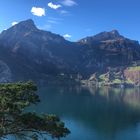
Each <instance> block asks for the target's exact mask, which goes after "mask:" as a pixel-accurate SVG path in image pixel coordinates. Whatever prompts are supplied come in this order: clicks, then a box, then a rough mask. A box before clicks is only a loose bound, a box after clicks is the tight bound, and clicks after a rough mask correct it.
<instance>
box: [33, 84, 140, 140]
mask: <svg viewBox="0 0 140 140" xmlns="http://www.w3.org/2000/svg"><path fill="white" fill-rule="evenodd" d="M38 94H39V96H40V98H41V102H40V103H39V104H38V105H37V106H32V108H31V110H33V111H35V112H38V113H51V114H57V115H58V116H59V117H60V118H61V119H62V120H63V121H64V122H65V124H66V126H67V127H68V128H69V129H70V131H71V134H70V135H68V136H67V137H66V138H64V139H63V140H140V89H138V88H136V89H121V88H98V89H97V88H86V87H57V86H55V87H51V86H49V87H41V88H40V89H39V91H38Z"/></svg>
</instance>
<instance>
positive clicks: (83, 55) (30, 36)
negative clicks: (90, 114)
mask: <svg viewBox="0 0 140 140" xmlns="http://www.w3.org/2000/svg"><path fill="white" fill-rule="evenodd" d="M139 59H140V45H139V43H138V42H137V41H133V40H130V39H127V38H125V37H123V36H122V35H120V34H119V32H118V31H117V30H113V31H111V32H102V33H99V34H97V35H95V36H91V37H87V38H84V39H81V40H80V41H78V42H70V41H67V40H65V39H64V38H63V37H62V36H60V35H57V34H54V33H51V32H48V31H43V30H39V29H38V28H37V27H36V26H35V24H34V22H33V21H32V20H26V21H22V22H20V23H19V24H17V25H15V26H12V27H11V28H9V29H7V30H5V31H3V32H2V33H1V34H0V60H2V61H3V62H4V63H6V64H7V66H8V68H9V70H10V71H11V73H12V76H13V79H14V80H26V79H33V80H37V79H42V78H44V79H47V78H48V77H64V75H65V77H67V78H73V79H76V78H77V76H78V75H82V77H83V78H87V77H89V76H90V75H91V74H93V73H95V72H97V71H98V72H101V73H103V72H106V71H107V68H108V67H121V66H128V65H131V64H132V63H134V61H135V62H137V61H138V60H139Z"/></svg>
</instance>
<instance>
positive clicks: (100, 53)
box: [79, 30, 140, 72]
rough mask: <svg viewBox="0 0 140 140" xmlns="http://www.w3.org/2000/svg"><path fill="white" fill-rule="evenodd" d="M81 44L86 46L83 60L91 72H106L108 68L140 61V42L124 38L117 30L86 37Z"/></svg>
mask: <svg viewBox="0 0 140 140" xmlns="http://www.w3.org/2000/svg"><path fill="white" fill-rule="evenodd" d="M79 44H81V45H82V44H83V45H84V46H86V47H85V48H84V49H83V56H82V59H83V62H85V63H84V65H85V66H86V67H88V68H89V70H91V72H92V71H93V69H94V71H97V69H98V70H100V71H104V70H105V68H106V67H108V66H111V67H116V66H127V65H131V64H132V63H133V61H137V60H139V59H140V45H139V42H138V41H134V40H130V39H128V38H125V37H123V36H122V35H120V34H119V32H118V31H117V30H113V31H111V32H102V33H99V34H97V35H95V36H92V37H86V38H84V39H81V40H80V41H79ZM93 67H94V68H93ZM92 68H93V69H92Z"/></svg>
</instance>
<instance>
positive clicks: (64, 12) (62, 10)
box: [60, 10, 69, 14]
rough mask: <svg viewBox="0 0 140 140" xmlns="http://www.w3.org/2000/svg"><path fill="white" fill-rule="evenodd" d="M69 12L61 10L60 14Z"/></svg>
mask: <svg viewBox="0 0 140 140" xmlns="http://www.w3.org/2000/svg"><path fill="white" fill-rule="evenodd" d="M68 13H69V12H68V11H66V10H61V11H60V14H68Z"/></svg>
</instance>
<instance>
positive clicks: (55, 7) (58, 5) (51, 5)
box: [48, 2, 62, 10]
mask: <svg viewBox="0 0 140 140" xmlns="http://www.w3.org/2000/svg"><path fill="white" fill-rule="evenodd" d="M48 6H49V7H50V8H52V9H55V10H56V9H58V8H60V7H62V6H61V5H60V4H53V3H52V2H49V3H48Z"/></svg>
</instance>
